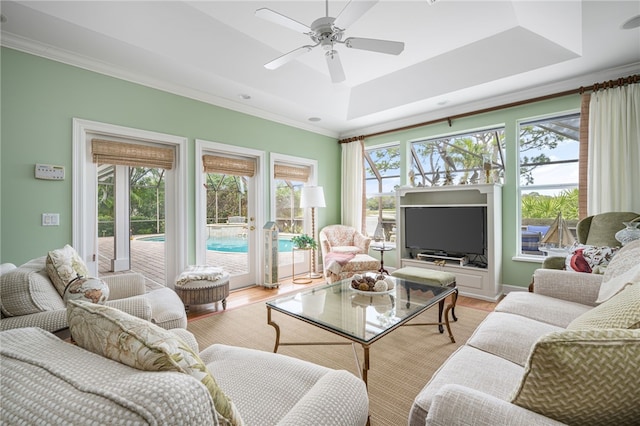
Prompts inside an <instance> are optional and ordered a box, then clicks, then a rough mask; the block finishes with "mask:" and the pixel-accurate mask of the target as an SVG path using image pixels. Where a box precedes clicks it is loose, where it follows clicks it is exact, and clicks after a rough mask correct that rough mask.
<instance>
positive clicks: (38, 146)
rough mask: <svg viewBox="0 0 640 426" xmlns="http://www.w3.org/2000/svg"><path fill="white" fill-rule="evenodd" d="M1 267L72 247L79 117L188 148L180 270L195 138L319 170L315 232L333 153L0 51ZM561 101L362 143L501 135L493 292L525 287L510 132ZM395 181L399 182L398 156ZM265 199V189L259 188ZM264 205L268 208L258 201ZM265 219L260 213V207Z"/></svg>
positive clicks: (335, 188)
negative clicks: (41, 174) (50, 222)
mask: <svg viewBox="0 0 640 426" xmlns="http://www.w3.org/2000/svg"><path fill="white" fill-rule="evenodd" d="M0 59H1V73H2V76H1V77H2V80H1V84H2V86H1V90H2V93H1V95H2V102H1V126H2V129H1V138H2V139H1V142H0V143H1V149H0V164H1V170H0V196H1V197H0V236H1V242H0V262H12V263H16V264H20V263H23V262H25V261H27V260H29V259H31V258H34V257H37V256H42V255H44V254H45V253H46V252H47V251H48V250H51V249H54V248H58V247H60V246H62V245H64V244H67V243H70V242H71V229H72V228H71V220H72V218H71V173H73V170H72V169H71V158H72V157H71V156H72V154H71V131H72V125H71V120H72V118H74V117H75V118H81V119H86V120H93V121H99V122H105V123H111V124H116V125H120V126H126V127H133V128H137V129H144V130H150V131H155V132H161V133H169V134H173V135H178V136H183V137H187V138H188V139H189V158H190V162H189V173H188V175H189V194H188V207H187V215H188V216H187V217H188V218H189V221H190V223H189V261H193V260H194V253H195V248H194V247H193V244H194V243H193V242H194V240H195V237H194V236H195V230H194V229H195V227H194V220H195V219H194V217H195V211H194V200H195V188H194V171H193V168H194V158H193V154H194V145H195V142H194V141H195V139H196V138H197V139H205V140H210V141H215V142H221V143H226V144H232V145H236V146H243V147H247V148H252V149H259V150H263V151H266V152H267V153H270V152H277V153H283V154H288V155H294V156H299V157H304V158H314V159H317V160H318V164H319V179H318V184H319V185H322V186H323V187H324V189H325V197H326V199H327V208H324V209H319V210H318V212H317V215H318V216H317V221H318V223H317V229H320V228H321V227H322V226H324V225H327V224H331V223H339V222H340V168H339V167H335V166H336V165H337V164H340V158H341V156H340V146H339V145H338V144H337V143H336V141H335V140H334V139H332V138H329V137H326V136H321V135H318V134H315V133H312V132H307V131H304V130H300V129H296V128H293V127H289V126H286V125H282V124H278V123H275V122H271V121H268V120H264V119H260V118H256V117H252V116H250V115H246V114H242V113H238V112H234V111H231V110H227V109H224V108H220V107H215V106H212V105H209V104H206V103H203V102H199V101H195V100H192V99H188V98H184V97H181V96H177V95H172V94H169V93H166V92H162V91H160V90H155V89H151V88H148V87H145V86H141V85H138V84H133V83H129V82H126V81H123V80H119V79H116V78H111V77H107V76H104V75H102V74H98V73H94V72H90V71H86V70H83V69H80V68H76V67H72V66H68V65H64V64H61V63H58V62H54V61H50V60H46V59H42V58H39V57H36V56H33V55H29V54H24V53H21V52H17V51H14V50H11V49H7V48H3V49H2V51H1V58H0ZM579 105H580V97H579V96H578V95H575V96H567V97H563V98H558V99H553V100H547V101H543V102H538V103H535V104H528V105H524V106H520V107H514V108H509V109H503V110H500V111H495V112H492V113H486V114H479V115H475V116H472V117H467V118H462V119H457V120H454V121H453V122H452V125H451V127H449V125H448V123H446V122H443V123H437V124H433V125H430V126H424V127H421V128H416V129H412V130H408V131H404V132H398V133H392V134H388V135H382V136H378V137H375V138H370V139H368V140H367V141H366V145H367V146H373V145H377V144H380V143H386V142H394V141H400V142H401V144H402V146H403V148H405V147H406V146H408V141H411V140H415V139H422V138H428V137H433V136H438V135H446V134H451V133H459V132H465V131H468V130H472V129H478V128H485V127H488V126H494V125H504V126H505V129H506V138H507V150H506V159H505V162H506V164H505V166H506V177H505V184H504V186H503V192H502V195H503V212H502V218H503V227H502V233H503V240H502V250H503V259H502V264H503V271H502V283H503V284H508V285H514V286H522V287H525V286H527V285H528V284H529V282H530V277H531V274H532V272H533V271H534V270H535V269H536V268H537V267H539V265H540V264H539V263H531V262H523V261H516V260H512V257H513V256H514V255H515V250H516V238H518V229H517V209H516V206H517V204H516V203H517V192H516V191H517V179H516V177H517V164H518V158H517V151H516V149H515V148H516V141H517V128H516V122H517V120H519V119H523V118H531V117H537V116H541V115H547V114H551V113H557V112H566V111H575V110H578V109H579ZM401 152H402V153H403V155H404V157H405V158H404V160H405V161H404V162H403V168H402V170H401V176H402V179H403V183H405V182H406V177H407V172H408V167H407V164H408V163H407V155H406V154H407V150H406V149H402V150H401ZM36 163H46V164H56V165H63V166H65V168H66V171H67V177H66V179H65V180H64V181H63V182H53V181H42V180H36V179H35V178H34V176H33V173H34V165H35V164H36ZM264 188H265V190H267V189H268V182H264ZM267 203H268V200H267ZM265 211H266V212H268V211H269V206H268V205H266V206H265ZM41 213H60V221H61V224H60V226H59V227H43V226H41V225H40V222H41V219H40V215H41Z"/></svg>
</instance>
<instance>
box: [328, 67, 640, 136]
mask: <svg viewBox="0 0 640 426" xmlns="http://www.w3.org/2000/svg"><path fill="white" fill-rule="evenodd" d="M634 83H640V74H635V75H631V76H628V77H624V78H618V79H616V80H609V81H605V82H602V83H595V84H592V85H591V86H586V87H585V86H581V87H579V88H577V89H572V90H566V91H564V92H558V93H553V94H550V95H545V96H539V97H537V98H531V99H527V100H524V101H517V102H511V103H508V104H503V105H498V106H494V107H489V108H484V109H479V110H476V111H471V112H464V113H462V114H456V115H452V116H449V117H444V118H437V119H435V120H430V121H425V122H422V123H417V124H411V125H408V126H403V127H398V128H395V129H389V130H383V131H381V132H376V133H370V134H368V135H360V136H354V137H351V138H346V139H340V140H339V141H338V143H339V144H343V143H349V142H355V141H361V140H364V139H366V138H372V137H374V136H380V135H386V134H388V133H395V132H401V131H404V130H411V129H415V128H418V127H424V126H429V125H431V124H435V123H440V122H443V121H446V122H448V123H449V127H451V122H452V120H457V119H459V118H464V117H469V116H471V115H478V114H484V113H487V112H493V111H498V110H501V109H506V108H512V107H517V106H521V105H526V104H530V103H534V102H541V101H546V100H549V99H554V98H560V97H563V96H568V95H576V94H580V95H582V94H583V93H585V92H590V91H592V92H596V91H598V90H601V89H611V88H613V87H618V86H625V85H627V84H634Z"/></svg>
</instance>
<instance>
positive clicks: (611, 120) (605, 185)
mask: <svg viewBox="0 0 640 426" xmlns="http://www.w3.org/2000/svg"><path fill="white" fill-rule="evenodd" d="M588 164H589V165H588V169H589V170H588V194H587V210H588V214H589V215H594V214H599V213H605V212H610V211H629V212H640V84H630V85H627V86H621V87H614V88H611V89H606V90H599V91H597V92H595V93H593V94H592V95H591V102H590V104H589V161H588Z"/></svg>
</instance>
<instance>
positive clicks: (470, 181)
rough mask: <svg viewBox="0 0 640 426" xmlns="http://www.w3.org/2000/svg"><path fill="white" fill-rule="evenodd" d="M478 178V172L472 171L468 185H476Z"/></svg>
mask: <svg viewBox="0 0 640 426" xmlns="http://www.w3.org/2000/svg"><path fill="white" fill-rule="evenodd" d="M479 177H480V175H479V174H478V170H477V169H476V170H474V171H473V174H472V175H471V179H469V183H472V184H474V185H475V184H476V183H478V178H479Z"/></svg>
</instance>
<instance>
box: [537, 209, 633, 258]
mask: <svg viewBox="0 0 640 426" xmlns="http://www.w3.org/2000/svg"><path fill="white" fill-rule="evenodd" d="M638 216H640V214H638V213H633V212H608V213H600V214H597V215H593V216H588V217H585V218H584V219H582V220H581V221H579V222H578V224H577V225H576V237H577V241H578V243H580V244H587V245H590V246H598V247H617V246H620V243H619V242H618V241H617V240H616V238H615V234H616V232H618V231H619V230H621V229H623V228H624V225H623V224H622V222H629V221H631V220H633V219H635V218H637V217H638ZM564 265H565V257H563V256H549V257H547V258H546V259H545V260H544V262H543V263H542V267H543V268H544V269H564Z"/></svg>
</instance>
